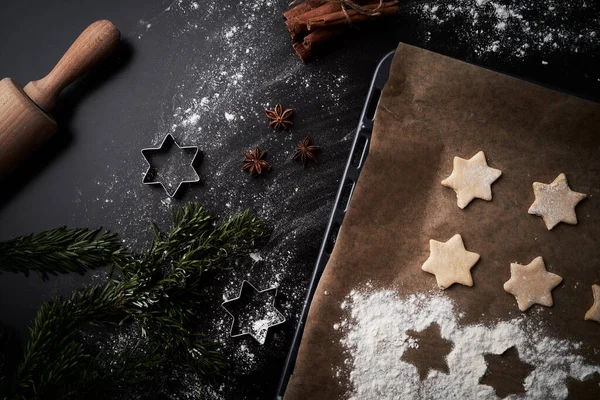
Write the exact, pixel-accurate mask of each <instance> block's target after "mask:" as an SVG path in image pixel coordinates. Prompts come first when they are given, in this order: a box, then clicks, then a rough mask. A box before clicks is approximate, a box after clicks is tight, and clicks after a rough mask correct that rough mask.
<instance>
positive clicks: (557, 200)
mask: <svg viewBox="0 0 600 400" xmlns="http://www.w3.org/2000/svg"><path fill="white" fill-rule="evenodd" d="M533 192H534V194H535V201H534V202H533V204H532V205H531V207H529V211H528V212H529V214H534V215H539V216H540V217H542V218H543V219H544V222H545V223H546V228H548V230H550V229H552V228H554V227H555V226H556V225H557V224H558V223H559V222H566V223H567V224H571V225H575V224H577V214H575V206H576V205H577V203H579V202H580V201H581V200H583V199H585V197H586V195H585V194H583V193H577V192H574V191H572V190H571V188H570V187H569V183H568V182H567V177H566V176H565V174H560V175H559V176H558V177H557V178H556V179H555V180H554V181H553V182H552V183H550V184H549V185H547V184H545V183H540V182H534V183H533Z"/></svg>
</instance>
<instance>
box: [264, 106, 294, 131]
mask: <svg viewBox="0 0 600 400" xmlns="http://www.w3.org/2000/svg"><path fill="white" fill-rule="evenodd" d="M293 113H294V111H293V110H292V109H291V108H288V109H286V110H284V109H283V106H282V105H281V104H277V105H276V106H275V109H274V110H265V114H267V117H269V119H270V120H271V122H269V126H270V127H272V128H274V129H275V130H279V129H282V128H283V129H287V128H288V125H293V124H292V121H290V118H291V116H292V114H293Z"/></svg>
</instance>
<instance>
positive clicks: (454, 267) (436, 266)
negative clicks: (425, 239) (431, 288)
mask: <svg viewBox="0 0 600 400" xmlns="http://www.w3.org/2000/svg"><path fill="white" fill-rule="evenodd" d="M429 249H430V255H429V258H428V259H427V261H425V264H423V266H422V267H421V268H422V269H423V271H425V272H429V273H430V274H433V275H435V279H436V280H437V284H438V286H439V288H440V289H442V290H443V289H446V288H448V287H450V286H452V285H453V284H455V283H460V284H461V285H465V286H473V277H472V276H471V268H473V266H474V265H475V264H476V263H477V261H478V260H479V254H477V253H473V252H470V251H467V250H466V249H465V245H464V243H463V240H462V237H461V236H460V235H459V234H456V235H454V236H452V237H451V238H450V240H448V241H447V242H446V243H443V242H438V241H437V240H433V239H432V240H430V241H429Z"/></svg>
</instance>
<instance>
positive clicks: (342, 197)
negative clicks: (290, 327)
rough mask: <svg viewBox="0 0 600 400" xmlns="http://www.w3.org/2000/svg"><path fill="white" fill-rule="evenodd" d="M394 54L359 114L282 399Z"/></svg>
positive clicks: (373, 83)
mask: <svg viewBox="0 0 600 400" xmlns="http://www.w3.org/2000/svg"><path fill="white" fill-rule="evenodd" d="M393 58H394V52H393V51H392V52H390V53H388V54H387V55H385V56H384V57H383V58H382V59H381V61H380V62H379V65H378V66H377V68H376V69H375V73H374V75H373V80H372V81H371V87H370V88H369V94H368V95H367V100H366V101H365V105H364V107H363V110H362V114H361V116H360V121H359V124H358V129H357V130H356V135H355V136H354V142H353V144H352V150H351V151H350V156H349V157H348V162H347V163H346V169H345V171H344V175H343V178H342V181H341V183H340V188H339V190H338V193H337V197H336V200H335V205H334V207H333V211H332V213H331V217H330V218H329V224H328V225H327V230H326V231H325V237H324V239H323V243H322V244H321V249H320V251H319V256H318V258H317V262H316V265H315V269H314V271H313V275H312V277H311V281H310V285H309V287H308V292H307V294H306V299H305V300H304V306H303V307H302V313H301V314H300V319H299V320H298V325H297V327H296V331H295V333H294V339H293V341H292V345H291V347H290V351H289V352H288V355H287V358H286V360H285V366H284V368H283V373H282V375H281V379H280V381H279V386H278V389H277V394H276V396H275V399H276V400H282V399H283V395H284V393H285V390H286V388H287V385H288V382H289V380H290V377H291V375H292V373H293V372H294V367H295V366H296V357H297V356H298V350H299V348H300V342H301V340H302V334H303V332H304V325H305V324H306V319H307V317H308V311H309V309H310V305H311V302H312V299H313V297H314V295H315V291H316V290H317V285H318V283H319V279H320V278H321V275H322V274H323V270H324V269H325V266H326V265H327V262H328V261H329V257H330V256H331V252H332V251H333V247H334V246H335V241H336V239H337V234H338V232H339V229H340V227H341V225H342V222H343V221H344V216H345V215H346V210H347V208H348V204H349V202H350V199H351V198H352V193H353V192H354V187H355V186H356V182H357V180H358V177H359V175H360V172H361V171H362V168H363V166H364V163H365V159H366V157H367V154H368V152H369V145H370V141H371V134H372V132H373V121H374V118H375V110H376V109H377V105H378V103H379V98H380V96H381V92H382V90H383V87H384V85H385V84H386V82H387V80H388V77H389V74H390V67H391V65H392V60H393Z"/></svg>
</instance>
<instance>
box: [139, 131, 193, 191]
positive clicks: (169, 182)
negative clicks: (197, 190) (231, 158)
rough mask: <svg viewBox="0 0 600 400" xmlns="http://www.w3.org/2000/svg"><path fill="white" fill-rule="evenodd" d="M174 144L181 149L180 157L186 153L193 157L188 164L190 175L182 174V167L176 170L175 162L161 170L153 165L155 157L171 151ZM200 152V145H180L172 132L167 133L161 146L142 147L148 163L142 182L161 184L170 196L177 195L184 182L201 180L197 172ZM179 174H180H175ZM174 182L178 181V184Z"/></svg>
mask: <svg viewBox="0 0 600 400" xmlns="http://www.w3.org/2000/svg"><path fill="white" fill-rule="evenodd" d="M173 146H175V147H176V148H177V150H178V151H179V154H177V155H178V156H179V157H180V158H183V157H182V156H184V155H185V157H186V158H188V159H191V161H190V162H189V164H187V165H188V167H189V169H188V171H187V174H189V175H186V174H183V175H182V174H181V172H182V171H181V170H180V169H177V170H176V168H173V164H171V165H170V168H166V171H161V170H160V169H158V168H156V167H155V166H154V165H153V163H152V159H153V158H155V157H158V155H160V154H163V155H164V154H165V153H170V152H171V150H172V149H173ZM198 153H199V149H198V146H180V145H179V144H178V143H177V142H176V141H175V139H174V138H173V135H171V134H170V133H169V134H167V136H165V138H164V139H163V141H162V143H161V144H160V146H159V147H155V148H152V147H149V148H145V149H142V155H143V156H144V159H145V160H146V162H147V163H148V169H147V170H146V173H145V174H144V178H143V179H142V183H143V184H144V185H160V186H162V188H163V189H164V190H165V192H167V195H169V197H175V196H176V195H177V192H179V189H180V188H181V186H182V185H183V184H185V183H196V182H200V176H199V175H198V173H197V172H196V167H195V163H196V158H197V156H198ZM184 165H185V164H184ZM178 174H179V176H175V175H178ZM165 181H166V182H165ZM174 182H176V185H175V184H174Z"/></svg>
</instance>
